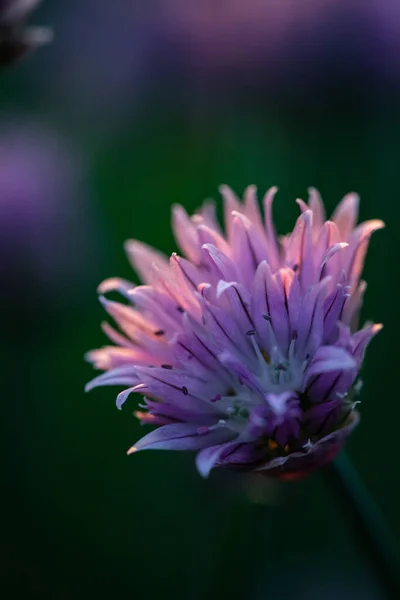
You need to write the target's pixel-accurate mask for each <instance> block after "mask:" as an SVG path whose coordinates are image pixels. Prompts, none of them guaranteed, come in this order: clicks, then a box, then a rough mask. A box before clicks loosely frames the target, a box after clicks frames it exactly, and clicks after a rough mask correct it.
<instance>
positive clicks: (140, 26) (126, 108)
mask: <svg viewBox="0 0 400 600" xmlns="http://www.w3.org/2000/svg"><path fill="white" fill-rule="evenodd" d="M54 10H55V9H54ZM54 10H53V13H54V14H53V15H52V17H51V19H52V21H53V20H54V21H55V23H56V29H57V40H56V43H55V46H54V48H53V49H52V57H51V59H50V60H51V61H53V62H51V65H50V66H51V68H52V71H53V73H52V77H51V79H49V78H48V76H47V72H46V69H44V70H43V71H42V73H38V74H37V76H38V77H39V78H40V77H42V79H41V86H42V87H43V89H46V86H48V89H49V90H50V92H51V93H52V94H58V98H59V101H60V102H65V103H66V106H68V109H69V110H70V107H71V106H72V107H73V110H74V111H76V113H77V114H78V113H79V111H81V112H82V114H83V116H84V118H85V119H88V123H92V125H93V124H94V123H95V124H96V127H105V126H106V127H108V126H110V124H111V123H114V122H115V120H118V119H121V120H122V119H123V118H126V116H127V115H130V114H133V113H134V111H135V110H136V109H137V108H138V107H143V106H145V105H146V103H147V102H148V100H149V98H153V99H154V102H157V103H158V104H159V105H161V104H164V103H165V101H166V99H172V101H175V102H176V101H178V102H188V103H189V104H192V103H194V102H195V103H196V102H197V103H198V102H207V101H209V100H208V98H209V96H211V97H213V98H214V96H215V95H216V94H218V93H223V94H225V93H227V92H228V93H229V94H230V95H229V98H230V101H232V102H234V101H235V98H237V96H236V95H235V94H234V95H233V96H232V95H231V92H235V93H236V92H239V97H242V96H243V94H244V96H246V94H249V92H250V91H256V92H257V96H255V97H254V98H261V99H262V101H263V102H268V101H270V100H271V99H274V98H275V99H276V98H279V99H282V98H284V99H286V100H288V101H289V102H291V103H293V99H294V97H295V98H296V101H297V102H298V101H300V99H301V97H307V99H308V100H315V99H318V98H319V94H320V93H321V94H322V95H324V97H325V96H326V99H329V100H330V99H331V98H332V97H333V96H334V94H333V96H332V92H337V93H338V94H340V95H342V96H344V97H345V98H346V99H347V100H348V99H349V94H350V90H353V91H354V93H355V94H358V95H359V94H360V93H362V92H361V90H365V89H368V90H369V91H370V92H371V91H374V90H375V91H377V92H379V90H381V84H382V83H383V82H386V83H387V82H390V83H391V84H393V85H397V83H398V75H399V66H400V48H399V42H398V40H399V39H400V36H399V32H400V21H399V19H398V18H396V17H397V16H398V8H397V7H396V3H394V2H393V0H383V1H382V2H378V0H371V2H369V3H363V2H358V0H348V1H345V0H308V1H306V2H301V3H299V2H298V1H297V0H279V1H278V0H276V1H275V0H270V1H263V0H248V1H247V2H243V1H242V0H230V1H215V0H194V1H191V2H187V1H186V0H159V1H158V2H153V3H145V2H131V1H130V0H116V1H115V2H112V3H110V2H103V3H99V2H97V1H96V0H71V2H69V4H68V11H67V12H66V13H65V11H60V12H59V15H58V14H56V13H55V12H54ZM58 16H59V20H57V17H58ZM357 90H358V91H357ZM242 93H243V94H242ZM294 93H295V94H296V96H293V94H294ZM250 95H251V94H250ZM77 114H76V115H75V116H77ZM99 114H101V115H102V119H101V120H99Z"/></svg>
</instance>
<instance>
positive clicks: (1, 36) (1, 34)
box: [0, 0, 51, 67]
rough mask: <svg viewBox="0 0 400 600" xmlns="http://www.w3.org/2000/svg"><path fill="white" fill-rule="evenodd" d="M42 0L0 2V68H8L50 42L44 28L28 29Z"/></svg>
mask: <svg viewBox="0 0 400 600" xmlns="http://www.w3.org/2000/svg"><path fill="white" fill-rule="evenodd" d="M39 2H40V0H0V67H4V66H8V65H10V64H13V63H14V62H15V61H17V60H19V59H20V58H21V57H23V56H25V55H26V54H28V53H29V52H31V51H32V50H34V49H35V48H36V47H37V46H41V45H42V44H45V43H47V42H49V41H50V39H51V32H50V30H49V29H46V28H44V27H26V21H27V19H28V18H29V15H30V13H31V12H32V11H33V10H34V9H35V8H36V6H37V5H38V4H39Z"/></svg>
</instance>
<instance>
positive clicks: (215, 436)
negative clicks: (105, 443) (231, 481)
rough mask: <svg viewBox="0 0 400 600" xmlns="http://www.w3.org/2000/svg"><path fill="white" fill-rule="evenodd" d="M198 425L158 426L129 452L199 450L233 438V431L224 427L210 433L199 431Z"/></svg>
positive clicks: (176, 424) (174, 424) (175, 424)
mask: <svg viewBox="0 0 400 600" xmlns="http://www.w3.org/2000/svg"><path fill="white" fill-rule="evenodd" d="M198 430H199V427H198V425H192V424H189V423H172V424H170V425H164V426H162V427H158V428H157V429H155V430H154V431H151V432H150V433H148V434H147V435H145V436H144V437H142V438H141V439H140V440H139V441H138V442H136V444H135V445H134V446H132V448H130V449H129V450H128V454H133V453H134V452H138V451H139V450H199V449H200V448H206V447H207V446H210V445H213V444H216V443H218V441H221V442H222V441H225V440H227V439H230V438H232V432H231V431H230V430H229V429H227V428H224V427H221V428H217V429H214V430H212V431H210V432H209V433H198Z"/></svg>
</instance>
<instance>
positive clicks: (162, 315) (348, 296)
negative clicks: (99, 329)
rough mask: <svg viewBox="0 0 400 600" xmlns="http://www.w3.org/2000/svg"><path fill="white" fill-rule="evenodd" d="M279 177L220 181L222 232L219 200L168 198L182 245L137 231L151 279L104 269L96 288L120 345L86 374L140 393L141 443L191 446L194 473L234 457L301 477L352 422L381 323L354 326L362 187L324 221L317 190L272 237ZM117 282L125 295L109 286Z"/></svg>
mask: <svg viewBox="0 0 400 600" xmlns="http://www.w3.org/2000/svg"><path fill="white" fill-rule="evenodd" d="M276 191H277V190H276V188H271V189H270V190H269V191H268V192H267V193H266V195H265V197H264V200H263V204H264V212H265V219H264V220H263V218H262V216H261V213H260V210H259V206H258V202H257V198H256V189H255V187H254V186H250V187H248V188H247V189H246V191H245V194H244V202H243V203H242V202H240V201H239V200H238V198H237V197H236V196H235V194H234V193H233V192H232V191H231V190H230V189H229V188H228V187H226V186H223V187H222V188H221V193H222V196H223V198H224V214H225V219H224V220H225V233H224V232H223V231H222V230H221V228H220V226H219V224H218V222H217V219H216V217H215V212H214V206H213V205H212V204H210V203H206V204H204V206H203V207H202V209H201V210H200V211H199V212H198V213H197V214H195V215H194V216H193V217H191V218H190V217H189V216H188V215H187V214H186V212H185V210H184V209H183V208H182V207H181V206H175V207H174V209H173V229H174V233H175V237H176V240H177V243H178V245H179V247H180V249H181V251H182V254H183V255H184V257H181V256H179V255H177V254H175V253H174V254H172V256H171V258H170V259H169V260H168V259H167V257H166V256H164V255H162V254H161V253H159V252H157V251H155V250H153V249H151V248H149V247H148V246H146V245H145V244H142V243H140V242H137V241H129V242H127V244H126V251H127V254H128V257H129V259H130V261H131V263H132V265H133V267H134V268H135V269H136V271H137V273H138V274H139V276H140V277H141V279H142V280H143V283H144V285H140V286H137V287H135V286H134V285H133V284H131V283H129V282H127V281H125V280H121V279H108V280H106V281H104V282H103V283H102V284H101V285H100V287H99V292H100V294H102V295H101V297H100V300H101V302H102V304H103V306H104V308H105V309H106V311H107V312H108V314H109V315H110V316H111V317H112V318H113V319H114V320H115V322H116V323H117V325H118V327H119V331H117V330H116V329H114V328H113V327H111V325H109V324H108V323H103V330H104V331H105V333H106V334H107V335H108V337H109V338H110V339H111V341H112V342H113V343H114V344H115V345H114V346H106V347H104V348H101V349H98V350H93V351H91V352H89V353H88V355H87V359H88V360H89V361H90V362H92V363H93V364H94V366H95V367H96V368H98V369H101V370H104V371H106V373H104V374H102V375H100V376H98V377H96V378H95V379H94V380H93V381H91V382H90V383H89V384H88V385H87V389H88V390H90V389H92V388H94V387H96V386H100V385H123V386H125V387H126V388H127V389H125V391H123V392H121V393H120V394H119V396H118V398H117V406H118V407H119V408H120V407H121V406H122V405H123V404H124V402H125V401H126V399H127V397H128V396H129V394H131V393H132V392H137V393H140V394H142V395H143V396H144V400H143V404H141V409H142V410H141V411H140V412H137V413H136V416H137V417H138V418H139V419H140V420H141V421H142V423H145V424H147V423H149V424H153V425H155V426H156V429H154V430H153V431H151V432H150V433H148V434H147V435H145V436H144V437H143V438H142V439H140V440H139V441H138V442H137V443H136V444H135V445H134V446H132V448H130V450H129V451H128V453H129V454H131V453H133V452H136V451H138V450H144V449H172V450H197V451H198V454H197V458H196V464H197V468H198V470H199V472H200V473H201V474H202V475H203V476H207V475H208V473H209V471H210V470H211V469H212V468H213V467H217V466H226V467H237V468H242V469H250V470H256V471H264V472H266V473H268V474H270V475H277V476H281V477H286V478H293V477H297V476H299V475H300V474H304V473H305V472H307V471H310V470H312V469H314V468H316V467H318V466H320V465H322V464H324V463H326V462H328V461H329V460H331V459H332V458H333V457H334V456H335V455H336V454H337V452H338V451H339V450H340V448H341V446H342V444H343V443H344V441H345V439H346V437H347V436H348V435H349V433H350V432H351V430H352V429H353V428H354V426H355V425H356V424H357V422H358V413H357V411H356V409H355V406H356V404H357V401H356V399H355V397H356V394H357V393H358V391H359V388H360V380H359V379H358V374H359V371H360V368H361V364H362V360H363V355H364V351H365V348H366V346H367V344H368V343H369V341H370V340H371V338H372V337H373V336H374V335H375V334H376V333H377V332H378V331H379V330H380V329H381V325H374V324H371V323H367V324H366V325H365V326H364V327H363V328H362V329H360V330H356V328H357V321H358V313H359V310H360V306H361V303H362V298H363V294H364V291H365V288H366V284H365V282H364V281H361V280H360V276H361V271H362V268H363V263H364V258H365V254H366V251H367V247H368V243H369V239H370V237H371V234H372V233H373V232H374V231H375V230H377V229H380V228H382V227H383V226H384V224H383V223H382V221H379V220H371V221H366V222H365V223H362V224H361V225H358V226H356V221H357V214H358V196H357V195H356V194H348V195H347V196H345V198H343V200H342V201H341V203H340V204H339V206H338V207H337V208H336V210H335V212H334V214H333V215H332V218H331V220H328V221H325V211H324V206H323V203H322V201H321V198H320V196H319V194H318V192H317V191H316V190H315V189H310V190H309V200H308V204H306V203H305V202H303V201H302V200H298V204H299V206H300V209H301V215H300V216H299V218H298V219H297V222H296V224H295V227H294V229H293V232H292V233H290V235H287V236H284V237H280V238H279V237H277V235H276V232H275V228H274V223H273V219H272V201H273V198H274V195H275V193H276ZM110 291H117V292H119V293H120V294H122V296H124V298H125V299H126V300H127V304H126V303H124V304H122V303H119V302H114V301H110V300H108V299H106V298H105V297H104V294H105V293H107V292H110Z"/></svg>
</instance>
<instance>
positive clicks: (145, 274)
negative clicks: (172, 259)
mask: <svg viewBox="0 0 400 600" xmlns="http://www.w3.org/2000/svg"><path fill="white" fill-rule="evenodd" d="M125 252H126V253H127V255H128V259H129V261H130V263H131V264H132V267H133V268H134V269H135V271H136V272H137V273H138V275H139V277H140V279H141V280H142V281H144V282H145V283H150V281H151V269H152V265H153V264H156V265H157V266H158V267H160V269H166V270H167V269H168V259H167V257H166V256H165V255H164V254H162V253H161V252H158V250H154V249H153V248H151V247H150V246H148V245H147V244H143V242H138V241H136V240H128V241H127V242H125Z"/></svg>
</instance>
